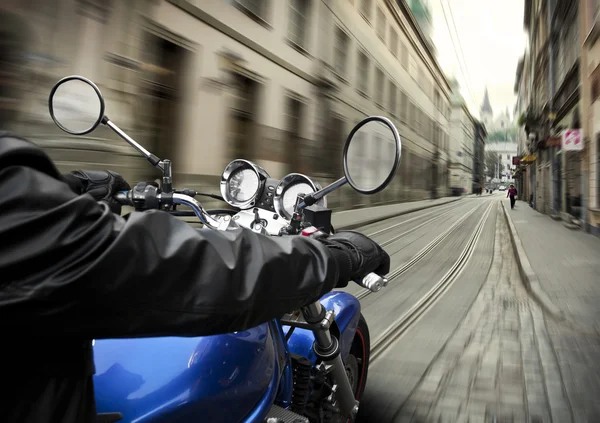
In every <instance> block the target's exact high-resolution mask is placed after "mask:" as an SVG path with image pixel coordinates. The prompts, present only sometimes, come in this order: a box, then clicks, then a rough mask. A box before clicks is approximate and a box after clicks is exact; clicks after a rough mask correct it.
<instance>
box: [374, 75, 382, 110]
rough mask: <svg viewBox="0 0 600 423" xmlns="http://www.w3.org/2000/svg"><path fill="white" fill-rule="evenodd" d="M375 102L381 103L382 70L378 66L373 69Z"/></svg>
mask: <svg viewBox="0 0 600 423" xmlns="http://www.w3.org/2000/svg"><path fill="white" fill-rule="evenodd" d="M375 103H377V104H379V105H383V71H382V70H381V69H379V68H377V70H376V71H375Z"/></svg>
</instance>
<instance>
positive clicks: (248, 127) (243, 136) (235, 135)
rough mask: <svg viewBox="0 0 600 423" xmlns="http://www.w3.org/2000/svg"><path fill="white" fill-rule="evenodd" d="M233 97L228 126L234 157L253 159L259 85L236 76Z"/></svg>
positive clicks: (234, 76) (243, 77)
mask: <svg viewBox="0 0 600 423" xmlns="http://www.w3.org/2000/svg"><path fill="white" fill-rule="evenodd" d="M233 78H234V80H235V83H234V84H233V87H234V88H233V89H234V92H233V95H232V96H231V104H230V106H229V108H230V112H231V118H232V121H231V124H230V125H227V128H228V130H229V131H230V133H229V135H228V136H229V137H230V139H231V140H232V142H231V144H230V147H231V148H232V150H233V151H231V156H232V157H253V158H254V156H255V155H254V148H255V146H256V141H255V140H256V137H255V136H254V133H255V129H256V106H257V100H258V95H259V93H258V88H259V86H258V84H257V83H256V82H255V81H253V80H252V79H250V78H246V77H245V76H243V75H240V74H237V73H236V74H234V75H233Z"/></svg>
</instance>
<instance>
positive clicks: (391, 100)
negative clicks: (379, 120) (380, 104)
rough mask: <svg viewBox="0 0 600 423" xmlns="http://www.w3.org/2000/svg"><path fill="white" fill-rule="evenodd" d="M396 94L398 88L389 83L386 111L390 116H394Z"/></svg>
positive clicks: (391, 82)
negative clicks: (387, 110)
mask: <svg viewBox="0 0 600 423" xmlns="http://www.w3.org/2000/svg"><path fill="white" fill-rule="evenodd" d="M397 92H398V88H396V85H395V84H394V82H393V81H390V88H389V90H388V96H389V97H388V109H389V111H390V113H391V114H393V115H396V94H397Z"/></svg>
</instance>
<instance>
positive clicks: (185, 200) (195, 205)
mask: <svg viewBox="0 0 600 423" xmlns="http://www.w3.org/2000/svg"><path fill="white" fill-rule="evenodd" d="M152 196H153V197H154V198H153V200H154V199H156V201H157V203H158V205H159V206H162V205H165V204H168V205H171V204H176V205H183V206H187V207H189V208H191V209H192V211H193V212H194V214H195V215H196V216H198V219H200V221H201V222H202V223H203V224H204V225H206V226H209V227H210V228H212V229H218V228H219V225H220V222H219V221H218V220H216V219H215V218H213V217H212V216H211V215H210V214H209V213H208V212H207V211H206V210H204V207H202V204H200V203H199V202H198V201H197V200H196V199H195V198H193V197H190V196H189V195H185V194H178V193H173V194H156V195H152ZM113 198H114V199H115V200H117V201H118V202H119V204H121V205H124V206H132V207H135V206H136V204H135V203H136V202H135V201H134V194H133V191H121V192H119V193H117V194H116V195H115V196H114V197H113ZM138 198H140V201H141V202H142V203H143V202H144V200H145V198H144V197H143V196H141V197H138Z"/></svg>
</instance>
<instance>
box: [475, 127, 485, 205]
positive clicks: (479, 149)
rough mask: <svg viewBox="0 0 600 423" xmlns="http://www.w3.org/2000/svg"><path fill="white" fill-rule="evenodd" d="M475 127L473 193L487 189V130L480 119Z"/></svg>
mask: <svg viewBox="0 0 600 423" xmlns="http://www.w3.org/2000/svg"><path fill="white" fill-rule="evenodd" d="M474 127H475V130H474V132H475V134H474V142H473V187H472V191H473V193H481V191H482V190H483V189H485V144H486V142H485V141H486V138H487V130H486V129H485V125H484V124H483V123H482V122H480V121H476V122H475V125H474Z"/></svg>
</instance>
